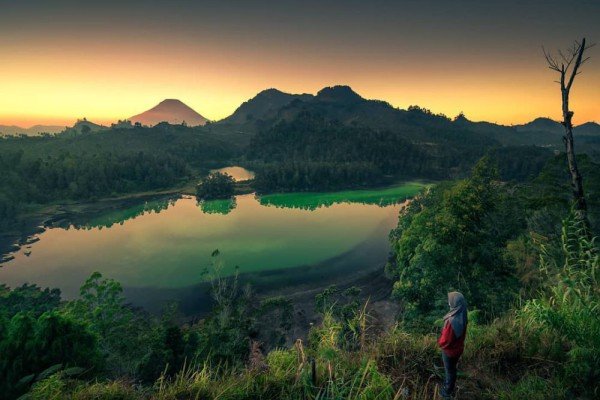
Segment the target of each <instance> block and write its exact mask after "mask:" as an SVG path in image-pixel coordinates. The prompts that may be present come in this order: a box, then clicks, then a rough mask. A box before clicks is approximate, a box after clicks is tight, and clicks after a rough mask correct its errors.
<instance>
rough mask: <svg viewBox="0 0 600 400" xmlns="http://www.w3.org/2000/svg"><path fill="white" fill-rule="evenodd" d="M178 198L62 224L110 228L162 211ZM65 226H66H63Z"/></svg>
mask: <svg viewBox="0 0 600 400" xmlns="http://www.w3.org/2000/svg"><path fill="white" fill-rule="evenodd" d="M176 201H177V199H162V200H152V201H146V202H144V203H140V204H137V205H135V206H131V207H127V208H121V209H112V210H109V211H106V212H103V213H100V214H96V215H94V216H89V215H88V216H87V217H79V218H77V219H74V220H65V221H63V222H62V223H61V224H60V225H65V224H66V225H67V227H68V226H72V227H74V228H75V229H94V228H100V229H102V228H110V227H111V226H113V225H115V224H119V225H123V223H124V222H125V221H128V220H131V219H135V218H137V217H140V216H142V215H145V214H151V213H157V214H158V213H160V212H161V211H164V210H166V209H167V208H169V207H170V206H172V205H174V204H175V202H176ZM63 227H64V226H63Z"/></svg>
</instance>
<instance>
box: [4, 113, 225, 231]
mask: <svg viewBox="0 0 600 400" xmlns="http://www.w3.org/2000/svg"><path fill="white" fill-rule="evenodd" d="M236 151H237V149H236V148H235V147H234V146H231V145H230V144H228V143H226V142H224V141H223V140H221V139H219V138H215V137H213V136H210V135H207V134H206V133H203V132H199V131H197V130H194V129H193V128H188V127H185V126H179V125H169V124H159V125H157V126H155V127H152V128H143V127H132V128H113V129H107V130H103V131H101V132H87V133H80V134H77V135H73V134H72V133H70V132H69V131H67V132H65V133H62V134H57V135H55V136H50V135H45V136H38V137H5V138H1V139H0V167H1V168H2V171H3V173H2V175H1V176H0V221H1V223H0V228H1V227H6V226H8V225H10V224H12V223H14V222H15V220H16V219H17V218H18V215H19V214H20V213H22V212H23V211H26V210H25V209H26V208H27V206H28V205H36V204H48V203H50V202H54V201H67V200H86V201H91V200H94V199H98V198H103V197H114V196H118V195H123V194H127V193H134V192H143V191H148V190H156V189H164V188H172V187H174V186H178V185H182V184H184V183H186V182H188V181H189V180H190V179H191V178H192V177H193V176H195V175H198V174H202V173H205V171H208V169H209V168H211V167H213V166H215V165H221V164H222V163H223V162H224V161H225V160H228V159H230V158H232V157H233V156H234V155H235V154H236Z"/></svg>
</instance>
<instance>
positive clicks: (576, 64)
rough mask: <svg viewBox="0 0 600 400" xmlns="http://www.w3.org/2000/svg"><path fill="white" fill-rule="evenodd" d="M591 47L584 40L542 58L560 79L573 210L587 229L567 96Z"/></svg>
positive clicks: (546, 54)
mask: <svg viewBox="0 0 600 400" xmlns="http://www.w3.org/2000/svg"><path fill="white" fill-rule="evenodd" d="M592 46H593V45H586V44H585V38H583V39H582V40H581V42H578V41H575V42H574V43H573V46H571V48H569V49H567V50H566V51H564V52H563V51H562V50H558V58H555V56H554V55H553V54H552V53H550V52H548V51H546V49H544V48H542V49H543V51H544V57H545V58H546V62H547V63H548V68H550V69H551V70H553V71H556V72H558V74H559V76H560V79H559V80H557V81H556V83H558V84H560V92H561V95H562V115H563V120H562V125H563V126H564V127H565V136H564V137H563V141H564V143H565V149H566V152H567V161H568V164H569V173H570V174H571V187H572V188H573V197H574V198H575V208H576V210H577V211H578V212H579V213H581V217H582V218H583V220H584V221H585V224H586V225H587V226H588V227H589V222H588V217H587V203H586V201H585V196H584V192H583V178H582V177H581V174H580V173H579V169H578V168H577V160H576V158H575V146H574V143H573V122H572V120H573V114H574V113H573V111H571V110H570V109H569V94H570V93H571V87H572V86H573V82H574V81H575V77H576V76H577V75H579V74H580V73H581V71H580V68H581V66H582V65H583V64H584V63H585V62H586V61H588V60H589V59H590V58H589V57H586V58H584V53H585V51H586V50H588V49H589V48H590V47H592Z"/></svg>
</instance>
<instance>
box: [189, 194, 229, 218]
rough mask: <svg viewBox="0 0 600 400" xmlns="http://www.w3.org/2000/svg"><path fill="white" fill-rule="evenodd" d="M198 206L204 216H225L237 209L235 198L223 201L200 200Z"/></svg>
mask: <svg viewBox="0 0 600 400" xmlns="http://www.w3.org/2000/svg"><path fill="white" fill-rule="evenodd" d="M198 206H199V207H200V209H201V210H202V212H203V213H205V214H223V215H227V214H229V213H230V212H231V211H233V209H235V208H236V207H237V203H236V201H235V197H233V198H231V199H223V200H201V201H199V202H198Z"/></svg>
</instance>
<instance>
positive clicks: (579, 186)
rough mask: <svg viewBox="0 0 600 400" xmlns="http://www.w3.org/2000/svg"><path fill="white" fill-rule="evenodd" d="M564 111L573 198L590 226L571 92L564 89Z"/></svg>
mask: <svg viewBox="0 0 600 400" xmlns="http://www.w3.org/2000/svg"><path fill="white" fill-rule="evenodd" d="M562 111H563V122H562V124H563V126H564V127H565V136H564V137H563V140H564V142H565V149H566V152H567V162H568V164H569V173H570V174H571V188H572V189H573V197H574V198H575V209H576V210H577V211H578V212H580V213H581V217H582V218H583V220H584V222H585V224H586V226H589V221H588V218H587V203H586V201H585V196H584V193H583V179H582V177H581V174H580V173H579V168H577V160H576V158H575V148H574V144H573V123H572V119H573V111H570V110H569V90H568V89H567V88H563V89H562Z"/></svg>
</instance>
